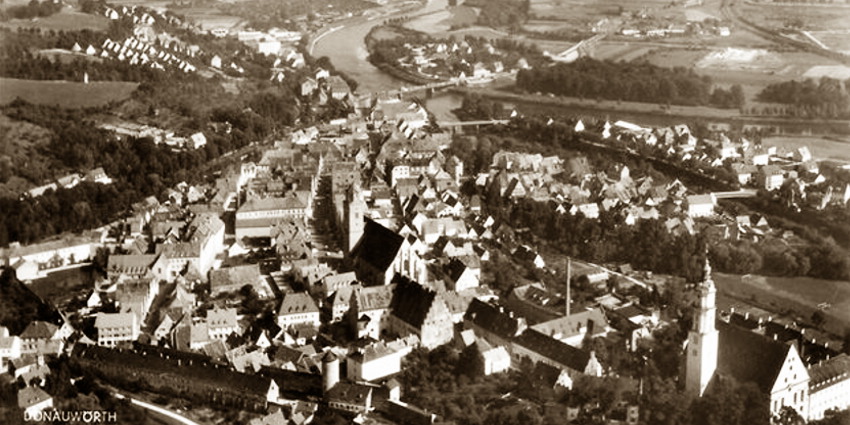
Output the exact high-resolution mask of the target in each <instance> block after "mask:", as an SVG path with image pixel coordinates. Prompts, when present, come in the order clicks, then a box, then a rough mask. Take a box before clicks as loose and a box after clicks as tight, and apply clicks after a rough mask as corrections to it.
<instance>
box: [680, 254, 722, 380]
mask: <svg viewBox="0 0 850 425" xmlns="http://www.w3.org/2000/svg"><path fill="white" fill-rule="evenodd" d="M697 290H698V292H699V303H698V304H697V306H696V307H697V308H696V309H695V311H694V323H693V326H692V327H691V331H690V332H689V333H688V345H687V353H686V355H687V360H686V363H685V391H686V392H687V393H688V394H691V395H694V396H697V397H701V396H702V394H703V393H704V392H705V388H706V387H707V386H708V383H709V381H711V378H712V377H713V376H714V371H715V370H716V369H717V349H718V332H717V328H716V327H715V325H714V320H715V315H716V307H715V302H714V298H715V295H716V293H717V289H716V288H715V287H714V281H713V280H712V279H711V265H710V264H709V262H708V256H706V259H705V271H704V274H703V279H702V282H701V283H700V284H699V286H698V288H697Z"/></svg>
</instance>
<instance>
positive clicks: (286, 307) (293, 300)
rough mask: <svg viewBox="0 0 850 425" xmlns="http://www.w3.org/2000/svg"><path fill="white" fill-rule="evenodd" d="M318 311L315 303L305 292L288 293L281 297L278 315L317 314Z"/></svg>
mask: <svg viewBox="0 0 850 425" xmlns="http://www.w3.org/2000/svg"><path fill="white" fill-rule="evenodd" d="M318 311H319V307H317V306H316V302H315V301H313V298H312V297H310V295H309V294H307V293H306V292H290V293H288V294H286V295H285V296H284V297H283V301H282V302H281V303H280V310H278V315H279V316H285V315H288V314H304V313H317V312H318Z"/></svg>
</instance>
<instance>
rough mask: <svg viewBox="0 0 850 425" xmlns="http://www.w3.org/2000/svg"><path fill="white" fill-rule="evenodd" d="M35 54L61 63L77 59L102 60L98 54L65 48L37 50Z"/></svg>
mask: <svg viewBox="0 0 850 425" xmlns="http://www.w3.org/2000/svg"><path fill="white" fill-rule="evenodd" d="M85 48H86V46H83V49H85ZM37 54H38V55H39V56H41V57H45V58H48V59H50V60H51V61H53V62H60V63H63V64H68V63H72V62H74V61H77V60H84V61H89V62H103V58H101V57H99V56H89V55H87V54H85V53H74V52H72V51H70V50H67V49H44V50H39V51H38V53H37Z"/></svg>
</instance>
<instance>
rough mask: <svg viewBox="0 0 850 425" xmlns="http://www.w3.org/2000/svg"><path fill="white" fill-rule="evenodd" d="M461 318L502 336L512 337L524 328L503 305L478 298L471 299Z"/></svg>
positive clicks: (519, 320)
mask: <svg viewBox="0 0 850 425" xmlns="http://www.w3.org/2000/svg"><path fill="white" fill-rule="evenodd" d="M463 320H465V321H468V322H471V323H473V324H475V325H477V326H478V327H480V328H482V329H484V330H486V331H488V332H492V333H493V334H495V335H498V336H500V337H502V338H511V337H514V336H516V335H518V334H519V333H520V332H522V331H523V330H524V329H525V326H524V324H523V323H522V320H521V319H518V318H514V317H513V315H512V314H511V313H510V312H506V311H505V309H504V308H503V307H500V306H496V305H493V304H490V303H486V302H484V301H481V300H479V299H478V298H475V299H473V300H472V302H471V303H470V304H469V307H468V308H467V310H466V314H464V316H463Z"/></svg>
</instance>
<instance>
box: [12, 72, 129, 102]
mask: <svg viewBox="0 0 850 425" xmlns="http://www.w3.org/2000/svg"><path fill="white" fill-rule="evenodd" d="M137 86H138V83H130V82H114V81H96V82H91V83H89V84H83V83H82V82H72V81H35V80H19V79H14V78H0V104H7V103H9V102H11V101H13V100H15V98H17V97H20V98H22V99H24V100H26V101H28V102H30V103H34V104H40V105H59V106H62V107H66V108H86V107H92V106H102V105H105V104H107V103H110V102H113V101H118V100H124V99H127V98H128V97H130V94H131V93H132V92H133V90H135V89H136V87H137Z"/></svg>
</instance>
